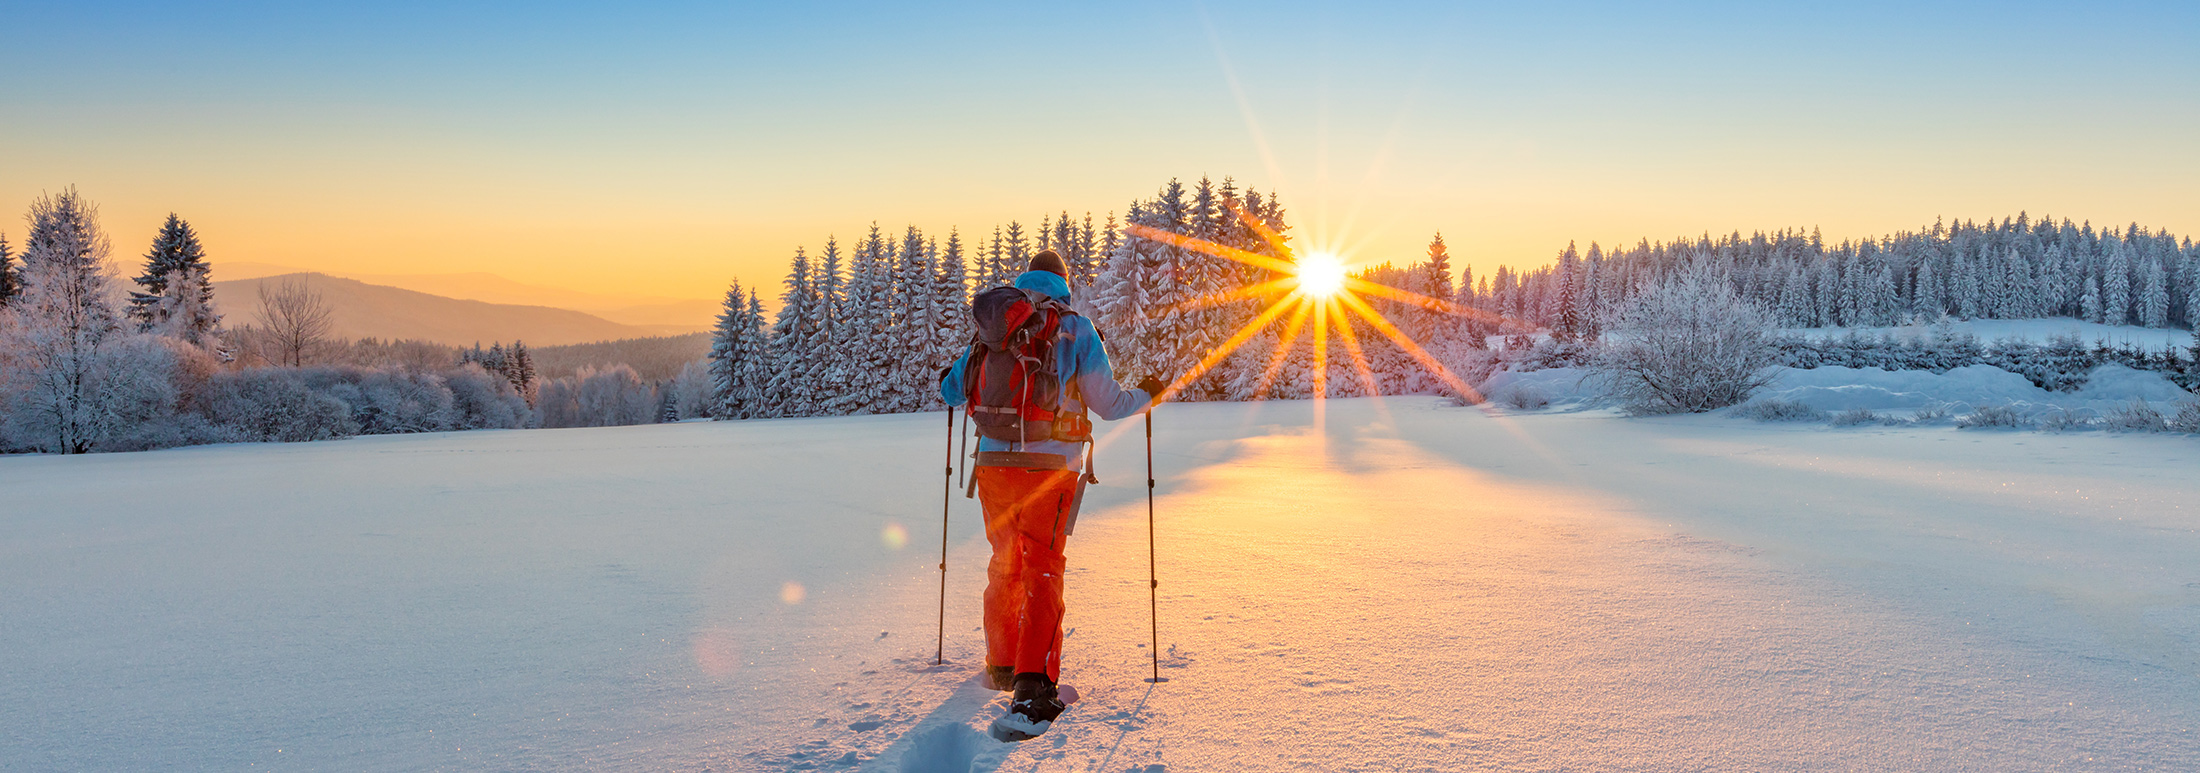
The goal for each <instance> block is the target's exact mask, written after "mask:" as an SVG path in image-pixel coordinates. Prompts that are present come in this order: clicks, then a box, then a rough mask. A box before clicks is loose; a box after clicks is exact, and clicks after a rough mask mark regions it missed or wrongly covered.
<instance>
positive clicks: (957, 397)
mask: <svg viewBox="0 0 2200 773" xmlns="http://www.w3.org/2000/svg"><path fill="white" fill-rule="evenodd" d="M1016 286H1017V287H1021V288H1023V289H1026V290H1037V291H1039V292H1042V293H1046V294H1047V295H1048V296H1049V297H1051V298H1053V299H1055V300H1058V301H1061V302H1063V303H1068V302H1069V282H1068V281H1067V280H1064V279H1063V278H1062V277H1061V275H1059V274H1056V273H1054V272H1052V271H1026V272H1024V273H1023V274H1022V275H1020V276H1018V277H1016ZM1062 329H1063V330H1064V331H1065V332H1067V333H1068V334H1069V340H1067V341H1064V342H1063V343H1062V345H1057V346H1055V347H1054V357H1055V364H1056V367H1057V368H1058V371H1057V372H1059V373H1061V374H1062V382H1063V384H1064V385H1065V386H1066V385H1068V384H1070V383H1072V382H1074V383H1076V385H1077V389H1076V396H1072V395H1070V394H1068V392H1069V391H1070V390H1067V389H1065V390H1063V392H1064V394H1063V395H1062V410H1063V411H1066V412H1069V413H1077V412H1079V411H1082V410H1083V409H1085V408H1090V409H1092V412H1093V413H1094V414H1096V415H1098V416H1099V417H1100V418H1102V419H1106V420H1108V421H1115V420H1117V419H1121V418H1124V417H1127V416H1131V415H1133V414H1136V413H1138V412H1139V410H1141V409H1143V408H1145V407H1146V406H1147V405H1148V404H1151V403H1152V402H1153V395H1149V394H1146V392H1145V390H1141V389H1131V388H1125V387H1124V386H1123V385H1121V384H1118V383H1116V382H1115V371H1114V370H1113V368H1112V367H1110V366H1109V364H1108V347H1107V344H1105V343H1103V342H1102V341H1101V340H1100V332H1099V331H1098V330H1095V329H1093V327H1092V321H1091V320H1088V319H1085V318H1084V317H1083V316H1064V317H1063V318H1062ZM969 365H970V352H968V351H965V352H963V356H962V357H961V358H960V359H957V360H955V367H954V368H952V369H950V370H948V372H947V378H945V379H943V380H941V381H940V397H941V398H944V399H946V400H947V404H948V405H952V406H956V407H958V408H959V407H961V406H962V405H964V404H965V403H967V402H969V399H968V397H967V396H966V395H964V394H963V369H964V368H966V367H968V366H969ZM1079 397H1082V398H1083V400H1082V403H1083V405H1082V406H1080V405H1079V402H1080V400H1079V399H1078V398H1079ZM1022 445H1023V449H1022V450H1025V451H1030V452H1034V453H1042V454H1058V455H1060V456H1061V457H1062V458H1063V459H1064V460H1066V461H1068V462H1069V468H1070V469H1072V470H1077V469H1082V467H1081V465H1082V464H1083V463H1084V461H1085V460H1084V458H1083V456H1084V452H1085V449H1084V446H1085V444H1083V443H1065V442H1062V441H1059V440H1034V441H1031V442H1028V443H1024V444H1022ZM978 450H980V451H1010V450H1015V449H1014V448H1012V447H1011V444H1010V443H1009V442H1008V441H1006V440H994V439H992V438H987V437H980V438H978Z"/></svg>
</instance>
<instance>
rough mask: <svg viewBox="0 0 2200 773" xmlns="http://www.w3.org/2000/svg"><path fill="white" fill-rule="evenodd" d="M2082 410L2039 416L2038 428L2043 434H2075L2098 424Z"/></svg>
mask: <svg viewBox="0 0 2200 773" xmlns="http://www.w3.org/2000/svg"><path fill="white" fill-rule="evenodd" d="M2087 413H2088V412H2087V411H2083V410H2076V411H2072V410H2053V411H2048V412H2047V413H2046V414H2045V415H2042V416H2040V420H2039V428H2040V429H2041V430H2042V431H2045V432H2076V431H2080V430H2088V429H2093V428H2094V427H2095V426H2098V422H2097V421H2095V420H2094V419H2093V417H2091V416H2089V415H2087Z"/></svg>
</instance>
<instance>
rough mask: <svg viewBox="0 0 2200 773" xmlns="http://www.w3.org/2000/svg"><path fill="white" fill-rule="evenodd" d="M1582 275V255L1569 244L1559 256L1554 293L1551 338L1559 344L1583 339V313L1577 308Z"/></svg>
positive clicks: (1571, 243)
mask: <svg viewBox="0 0 2200 773" xmlns="http://www.w3.org/2000/svg"><path fill="white" fill-rule="evenodd" d="M1580 274H1581V255H1580V253H1577V252H1575V251H1574V243H1573V242H1567V243H1566V249H1565V251H1563V252H1560V253H1559V254H1558V273H1557V275H1556V280H1555V281H1556V282H1557V284H1558V287H1557V292H1556V293H1554V296H1555V297H1554V299H1553V300H1554V301H1555V303H1554V304H1553V305H1554V306H1555V307H1556V308H1555V309H1554V313H1553V317H1554V320H1555V321H1556V322H1557V324H1555V325H1553V326H1552V329H1551V338H1552V339H1553V340H1556V341H1558V342H1559V343H1572V342H1574V341H1576V340H1579V339H1580V337H1581V311H1580V309H1579V308H1577V307H1576V304H1577V302H1578V301H1579V299H1580V297H1581V296H1580V294H1579V291H1578V290H1577V289H1576V287H1577V285H1578V284H1579V277H1580Z"/></svg>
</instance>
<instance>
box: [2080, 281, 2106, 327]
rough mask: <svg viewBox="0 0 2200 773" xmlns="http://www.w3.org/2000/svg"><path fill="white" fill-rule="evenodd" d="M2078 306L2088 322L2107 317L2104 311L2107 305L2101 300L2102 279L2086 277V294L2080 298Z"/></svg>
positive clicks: (2098, 320)
mask: <svg viewBox="0 0 2200 773" xmlns="http://www.w3.org/2000/svg"><path fill="white" fill-rule="evenodd" d="M2078 308H2079V309H2080V313H2081V314H2084V315H2085V316H2084V319H2085V321H2087V322H2101V321H2104V320H2105V319H2107V316H2106V312H2105V311H2104V310H2105V309H2106V308H2107V306H2106V304H2104V303H2102V302H2101V281H2100V280H2099V279H2095V278H2093V277H2086V278H2085V295H2084V296H2082V297H2080V298H2079V299H2078Z"/></svg>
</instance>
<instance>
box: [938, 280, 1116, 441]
mask: <svg viewBox="0 0 2200 773" xmlns="http://www.w3.org/2000/svg"><path fill="white" fill-rule="evenodd" d="M1076 315H1077V312H1075V311H1071V310H1070V308H1069V306H1067V305H1065V304H1063V303H1062V302H1061V301H1057V300H1055V299H1053V298H1050V297H1047V295H1046V294H1045V293H1041V292H1038V291H1035V290H1025V289H1023V288H1020V287H995V288H993V289H991V290H987V291H985V292H981V293H978V295H977V297H975V298H972V299H971V301H970V316H971V317H972V319H973V321H975V322H976V323H977V333H976V335H973V336H972V337H971V340H970V354H969V363H968V364H967V365H965V366H964V367H963V394H965V395H968V396H969V400H970V402H969V404H968V405H967V406H965V410H967V411H968V412H969V414H970V419H971V421H973V422H975V423H976V424H977V425H978V434H979V435H981V436H983V437H989V438H993V439H995V440H1005V441H1009V442H1016V443H1027V442H1030V441H1033V440H1061V441H1067V442H1072V443H1076V442H1084V441H1087V440H1091V439H1092V421H1091V420H1090V419H1087V418H1085V412H1084V411H1083V410H1082V409H1079V410H1077V411H1074V412H1071V411H1064V410H1063V409H1062V405H1063V393H1064V390H1065V389H1066V388H1071V387H1070V385H1065V384H1064V383H1063V380H1062V374H1061V372H1060V370H1061V369H1060V366H1059V365H1057V364H1056V363H1057V360H1056V359H1055V352H1054V347H1055V345H1056V344H1058V343H1060V342H1061V341H1064V340H1067V339H1068V337H1069V333H1068V332H1067V331H1065V330H1063V329H1062V318H1063V317H1073V316H1076Z"/></svg>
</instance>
